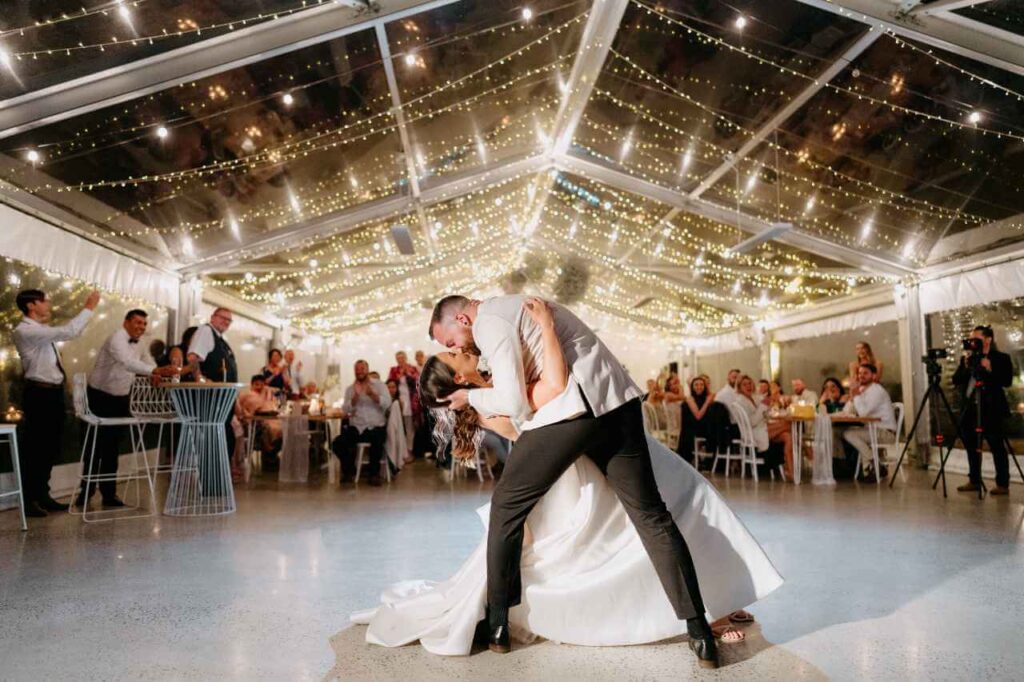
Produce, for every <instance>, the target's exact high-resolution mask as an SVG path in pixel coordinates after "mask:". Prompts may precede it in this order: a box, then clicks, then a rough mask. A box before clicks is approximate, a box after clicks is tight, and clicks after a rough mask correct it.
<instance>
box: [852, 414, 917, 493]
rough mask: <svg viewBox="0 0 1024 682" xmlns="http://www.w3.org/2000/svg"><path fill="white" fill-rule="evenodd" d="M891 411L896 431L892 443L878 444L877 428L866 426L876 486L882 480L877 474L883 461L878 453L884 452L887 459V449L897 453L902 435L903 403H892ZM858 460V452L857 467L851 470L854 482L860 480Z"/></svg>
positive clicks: (858, 455)
mask: <svg viewBox="0 0 1024 682" xmlns="http://www.w3.org/2000/svg"><path fill="white" fill-rule="evenodd" d="M892 409H893V412H895V414H896V431H895V436H896V437H895V438H894V439H893V442H892V443H879V442H878V429H877V427H876V426H874V425H869V426H868V429H869V431H870V433H871V454H872V455H873V459H874V463H875V482H876V483H878V484H881V483H882V481H883V480H884V479H883V478H882V477H881V476H879V475H878V473H879V472H881V470H882V469H881V467H880V466H879V465H880V464H882V463H883V462H884V461H885V459H883V457H882V456H881V454H880V453H879V451H880V450H884V451H885V455H886V458H888V455H889V448H896V449H897V452H899V447H900V438H901V437H902V435H903V403H893V404H892ZM860 460H861V456H860V453H859V452H858V453H857V466H856V467H855V468H854V470H853V479H854V480H857V479H858V478H860V471H861V461H860ZM903 480H906V474H905V473H904V474H903Z"/></svg>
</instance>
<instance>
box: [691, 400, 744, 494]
mask: <svg viewBox="0 0 1024 682" xmlns="http://www.w3.org/2000/svg"><path fill="white" fill-rule="evenodd" d="M726 407H728V408H729V420H730V421H731V422H732V423H733V424H736V425H737V426H739V429H740V438H739V439H736V438H733V439H732V442H731V443H730V444H729V445H728V446H726V447H725V448H724V449H723V448H722V446H721V445H719V447H718V449H717V450H716V451H715V459H714V461H712V462H711V473H715V471H716V470H717V469H718V462H719V461H720V460H721V461H723V462H725V477H726V478H729V462H733V461H738V462H740V474H741V475H745V471H746V470H745V469H744V468H743V466H744V464H743V461H744V460H743V457H744V450H743V446H742V442H743V427H742V426H740V421H739V419H741V418H742V419H743V420H744V422H743V423H744V424H746V427H747V433H748V435H749V434H750V420H748V419H746V417H747V415H746V414H745V413H744V412H743V411H742V410H740V409H739V408H737V407H736V406H735V405H732V404H729V405H726ZM737 415H742V417H737ZM696 440H702V441H703V440H704V439H703V438H701V439H695V441H696ZM733 446H736V449H735V450H733ZM696 449H697V448H696V443H695V446H694V450H696ZM755 452H756V449H755ZM755 473H756V470H755Z"/></svg>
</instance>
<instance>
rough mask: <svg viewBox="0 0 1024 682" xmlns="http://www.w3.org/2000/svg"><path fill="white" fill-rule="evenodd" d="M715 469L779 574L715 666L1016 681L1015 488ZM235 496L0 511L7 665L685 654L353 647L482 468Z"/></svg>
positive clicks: (389, 671) (624, 661)
mask: <svg viewBox="0 0 1024 682" xmlns="http://www.w3.org/2000/svg"><path fill="white" fill-rule="evenodd" d="M951 481H952V483H953V485H956V484H957V483H959V482H960V481H959V480H957V479H955V478H954V479H951ZM716 484H718V485H719V487H720V489H721V490H722V491H723V492H724V494H725V495H726V497H727V498H728V499H729V501H730V503H731V504H732V505H733V507H734V509H736V510H737V511H738V512H739V513H740V515H741V516H742V518H743V519H744V521H745V522H746V523H747V525H748V526H749V527H750V528H751V530H752V531H753V532H754V534H755V535H756V536H757V537H758V538H759V539H760V540H761V542H762V544H764V546H765V548H766V549H767V551H768V552H769V554H770V556H771V557H772V559H773V561H775V563H776V565H777V566H778V567H779V569H780V571H781V572H782V573H783V575H785V577H786V579H787V583H786V585H784V586H783V587H782V588H781V589H780V590H778V591H777V592H776V593H774V594H772V595H770V596H769V597H768V598H767V599H765V600H764V601H763V602H762V603H760V604H757V605H755V607H754V608H753V610H754V612H755V614H756V615H757V617H758V620H759V621H760V628H759V629H758V630H756V631H754V632H752V633H751V644H750V646H748V647H747V648H746V649H745V650H742V651H740V650H737V651H734V652H732V654H735V655H731V659H730V660H734V661H738V662H737V663H736V665H734V666H732V667H730V668H728V669H727V672H726V673H725V674H724V677H746V678H749V677H750V676H751V675H754V676H757V677H760V678H761V679H769V678H774V677H778V678H780V679H797V678H799V679H820V678H821V677H822V676H823V675H824V676H828V677H831V678H833V679H892V678H896V677H910V678H928V679H939V678H947V679H954V678H955V679H965V678H969V677H1002V678H1005V679H1011V678H1014V677H1018V676H1019V675H1020V670H1022V669H1024V648H1022V647H1021V646H1020V636H1019V632H1020V623H1019V622H1018V620H1019V619H1018V618H1017V617H1016V615H1017V614H1018V613H1022V612H1024V590H1022V589H1021V587H1020V586H1021V585H1024V542H1022V541H1024V505H1022V504H1021V500H1024V489H1022V487H1021V486H1016V485H1015V486H1014V488H1013V495H1012V496H1011V498H1010V499H1009V500H1007V499H1005V498H1004V499H987V500H984V501H978V500H977V499H976V498H974V497H971V496H966V495H961V496H957V495H956V494H955V493H954V494H953V496H952V497H950V499H949V500H945V501H944V500H943V499H942V495H941V493H940V492H933V491H932V490H930V489H929V487H928V482H926V481H925V477H924V475H923V474H921V473H919V472H911V476H910V483H909V484H908V485H899V484H898V485H897V488H896V489H895V490H889V489H878V488H876V487H874V486H865V485H861V486H854V485H852V484H843V485H840V486H839V487H838V489H836V490H832V489H820V488H815V487H813V486H810V485H804V486H800V487H799V488H797V487H794V486H791V485H784V484H776V483H772V482H767V483H766V482H762V483H760V484H759V485H755V484H754V483H753V482H752V481H741V480H738V479H735V478H734V479H729V480H725V479H721V478H719V479H716ZM238 493H239V494H238V497H239V505H238V506H239V511H238V513H237V514H235V515H233V516H230V517H225V518H218V519H178V518H168V517H154V518H152V519H142V520H129V521H122V522H117V523H113V524H97V525H90V526H85V525H83V524H82V523H81V521H80V520H79V519H78V518H71V517H67V516H64V515H60V516H57V517H51V518H48V519H45V520H43V521H42V522H39V521H36V522H35V523H33V524H32V526H31V529H30V531H29V532H28V533H27V534H22V533H20V532H19V531H18V530H17V519H16V517H15V514H12V513H3V514H0V661H3V665H2V671H0V678H3V679H5V680H6V679H13V680H23V679H34V680H35V679H54V680H55V679H65V678H70V677H75V678H78V679H98V678H103V679H140V678H145V679H170V678H174V679H213V678H232V679H241V678H245V679H288V680H297V679H322V678H323V677H324V676H325V675H328V674H331V675H335V674H341V675H342V676H344V677H345V678H346V679H360V678H362V677H364V676H366V675H370V676H374V677H376V678H377V679H395V678H403V679H411V678H410V677H409V675H410V669H411V668H410V666H415V667H414V668H412V669H413V670H415V671H416V673H415V674H414V676H415V677H416V678H417V679H428V678H429V677H430V676H431V675H430V674H428V673H430V672H431V671H435V672H436V674H437V675H438V676H439V677H445V678H446V679H452V678H453V677H454V678H459V677H462V676H472V677H474V678H475V679H479V678H480V675H482V674H483V675H490V676H492V677H493V678H494V679H501V678H502V677H505V676H506V675H508V676H511V675H512V674H513V673H514V671H519V672H518V673H517V679H541V678H544V677H545V676H547V675H551V674H554V673H555V672H557V671H558V670H559V669H561V668H562V667H563V666H568V665H573V666H575V667H574V668H573V669H576V670H578V671H579V672H580V673H581V674H587V675H588V676H589V678H590V679H592V680H596V679H611V678H609V677H607V675H610V674H611V671H614V670H629V671H632V672H631V673H630V675H629V676H635V677H636V678H637V679H661V678H662V677H665V676H679V675H684V676H685V675H686V671H687V670H688V669H689V660H690V659H689V658H688V657H687V654H686V653H685V652H684V651H683V650H682V646H683V645H679V644H677V643H674V644H667V645H658V646H655V647H632V648H622V649H605V650H590V649H581V648H576V647H558V646H556V645H553V644H550V643H544V644H541V645H536V646H535V647H533V648H530V649H525V650H523V651H521V652H519V654H518V655H513V656H511V657H503V658H501V657H494V656H491V655H490V654H481V655H478V656H473V657H470V659H456V660H455V661H433V660H430V658H432V657H424V656H423V655H422V652H421V651H420V650H419V648H418V647H407V648H405V649H401V650H398V651H384V650H380V649H377V648H374V647H368V646H365V645H363V644H362V642H361V641H360V637H361V630H359V629H348V614H349V613H350V612H351V611H353V610H355V609H357V608H361V607H365V606H368V605H372V604H373V603H374V601H375V600H376V595H377V593H378V592H379V591H380V589H381V588H382V587H384V586H385V585H387V584H388V583H390V582H393V581H396V580H400V579H403V578H410V577H424V578H443V577H445V576H447V575H448V574H449V573H451V572H452V571H453V570H454V569H455V568H456V567H457V566H458V565H459V564H460V563H461V561H462V559H463V557H464V556H465V555H466V554H468V552H469V551H470V550H471V549H472V548H473V547H474V546H475V545H476V543H477V542H479V540H480V537H481V534H482V528H481V526H480V525H479V521H478V519H477V516H476V514H475V513H473V510H474V509H475V507H477V506H479V505H480V504H483V503H484V502H486V500H487V498H488V496H489V486H488V485H484V486H481V485H480V484H478V483H476V482H475V481H465V480H459V481H456V483H455V485H454V486H450V485H448V484H447V483H445V482H444V481H442V480H441V479H440V477H439V476H438V474H437V472H436V471H435V470H434V469H433V468H432V467H429V466H427V465H425V464H418V465H416V466H414V467H413V468H411V469H410V470H407V471H406V472H404V473H403V474H402V475H401V476H400V477H399V480H398V481H396V483H395V484H393V485H392V486H391V487H390V488H382V489H373V488H369V487H362V488H360V489H359V490H358V491H357V490H355V489H353V488H347V489H344V490H338V489H334V488H328V487H327V486H326V485H311V486H304V485H297V484H289V485H282V486H280V487H279V486H277V484H275V483H272V482H263V481H261V482H257V483H256V484H254V485H252V486H251V487H249V488H241V489H239V491H238ZM581 662H583V663H586V664H588V665H590V666H591V667H592V668H593V669H592V670H590V671H589V672H587V669H586V668H580V667H579V666H580V665H583V663H581ZM670 664H671V665H670ZM602 666H603V667H602ZM622 666H625V667H622ZM645 666H646V667H645ZM666 666H668V667H666ZM600 670H605V671H606V673H600V672H599V671H600ZM332 671H333V672H332ZM619 679H622V678H619Z"/></svg>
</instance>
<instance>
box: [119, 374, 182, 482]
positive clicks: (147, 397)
mask: <svg viewBox="0 0 1024 682" xmlns="http://www.w3.org/2000/svg"><path fill="white" fill-rule="evenodd" d="M128 400H129V405H130V406H129V408H128V411H129V412H131V415H132V417H134V418H135V419H136V420H137V421H138V424H139V434H140V436H139V439H140V443H142V442H143V441H142V436H143V435H145V431H146V427H147V426H149V425H150V424H153V425H156V426H157V427H158V428H157V435H156V452H157V460H156V464H154V465H153V468H152V469H151V470H150V472H151V474H152V475H153V477H154V478H155V477H156V476H158V475H159V474H160V473H161V472H170V471H171V470H172V469H173V468H174V465H173V463H171V462H168V463H167V464H161V463H160V453H161V449H160V446H161V444H162V443H163V436H164V426H167V427H168V428H167V452H168V453H170V458H171V459H172V460H173V458H174V448H173V444H174V426H175V424H181V417H179V416H178V413H177V411H176V410H175V409H174V404H173V403H172V402H171V395H170V393H168V391H167V388H166V387H164V386H154V385H153V383H152V382H151V381H150V379H149V377H144V376H138V377H135V381H134V382H133V383H132V390H131V393H130V394H129V398H128Z"/></svg>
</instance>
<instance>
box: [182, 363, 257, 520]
mask: <svg viewBox="0 0 1024 682" xmlns="http://www.w3.org/2000/svg"><path fill="white" fill-rule="evenodd" d="M241 387H242V385H241V384H226V383H181V384H169V385H168V386H167V389H168V392H169V393H170V396H171V402H172V403H173V404H174V409H175V411H176V412H177V413H178V417H179V418H180V419H181V421H182V426H181V437H180V438H179V439H178V452H177V453H175V457H174V466H173V468H172V469H171V485H170V488H169V489H168V491H167V501H166V502H165V503H164V514H167V515H168V516H219V515H222V514H233V513H234V512H235V489H234V486H233V485H232V482H231V459H230V457H229V454H228V444H227V438H226V436H225V433H224V429H225V425H226V423H227V421H228V417H229V416H230V415H231V412H232V410H234V407H235V400H236V398H237V396H238V389H240V388H241Z"/></svg>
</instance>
